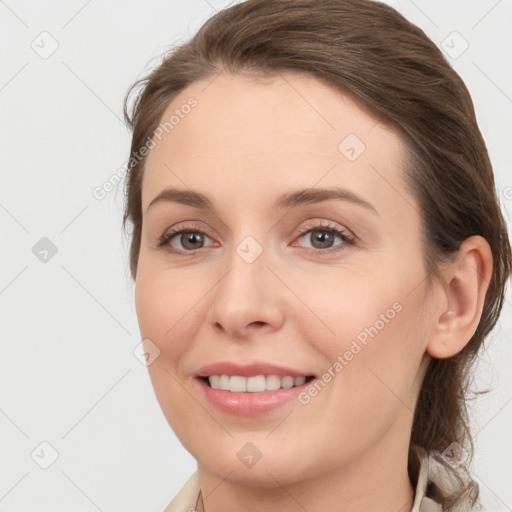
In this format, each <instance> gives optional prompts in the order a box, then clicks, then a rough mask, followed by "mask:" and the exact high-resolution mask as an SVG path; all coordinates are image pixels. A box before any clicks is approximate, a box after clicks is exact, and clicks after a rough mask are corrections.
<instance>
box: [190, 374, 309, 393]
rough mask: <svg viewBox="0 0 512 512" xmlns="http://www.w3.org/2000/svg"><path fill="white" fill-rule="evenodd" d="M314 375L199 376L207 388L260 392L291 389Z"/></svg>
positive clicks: (306, 381)
mask: <svg viewBox="0 0 512 512" xmlns="http://www.w3.org/2000/svg"><path fill="white" fill-rule="evenodd" d="M314 378H315V377H314V376H313V375H303V376H299V377H293V376H291V375H284V376H283V375H254V376H251V377H244V376H243V375H209V376H206V377H199V379H201V380H202V381H203V382H204V383H205V384H206V385H207V386H208V387H209V388H212V389H219V390H221V391H230V392H231V393H262V392H265V391H278V390H280V389H291V388H295V387H299V386H302V385H304V384H307V383H308V382H310V381H311V380H313V379H314Z"/></svg>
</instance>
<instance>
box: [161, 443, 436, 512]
mask: <svg viewBox="0 0 512 512" xmlns="http://www.w3.org/2000/svg"><path fill="white" fill-rule="evenodd" d="M411 452H412V455H413V457H414V458H415V462H413V473H416V475H417V476H416V475H415V476H414V480H415V482H416V493H415V497H414V504H413V507H412V509H411V511H410V512H442V511H443V509H442V507H441V505H440V504H439V503H437V502H436V501H434V500H433V499H432V498H429V497H428V496H427V486H428V484H429V482H430V480H429V459H430V458H429V455H428V453H427V452H426V451H425V450H424V449H423V448H421V447H420V446H414V447H413V448H412V451H411ZM199 489H200V484H199V473H198V472H197V471H196V472H195V473H193V474H192V475H191V476H190V477H189V478H188V480H187V481H186V483H185V485H184V486H183V487H182V488H181V490H180V491H179V492H178V494H177V495H176V496H175V497H174V499H173V500H172V501H171V502H170V503H169V505H167V507H166V508H165V510H164V512H188V511H190V510H195V506H196V503H197V497H198V495H199Z"/></svg>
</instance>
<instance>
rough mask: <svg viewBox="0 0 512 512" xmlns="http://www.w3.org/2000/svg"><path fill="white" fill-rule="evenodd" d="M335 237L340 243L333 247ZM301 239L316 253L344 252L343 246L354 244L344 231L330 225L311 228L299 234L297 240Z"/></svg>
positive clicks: (353, 240)
mask: <svg viewBox="0 0 512 512" xmlns="http://www.w3.org/2000/svg"><path fill="white" fill-rule="evenodd" d="M336 237H337V238H339V239H340V240H341V242H340V243H338V244H336V245H333V244H334V241H335V239H336ZM302 238H305V239H306V240H307V241H309V242H310V243H311V244H312V247H311V248H312V249H313V250H314V252H316V253H326V252H327V253H329V252H336V251H339V250H344V248H345V247H344V246H345V245H347V244H348V245H353V244H354V243H355V239H354V238H353V237H352V236H350V235H349V234H348V233H347V232H346V231H343V230H342V229H340V228H338V227H336V226H334V225H332V224H326V225H323V224H319V225H315V226H312V227H311V228H309V229H307V230H306V231H303V232H302V233H301V234H300V237H299V240H300V239H302Z"/></svg>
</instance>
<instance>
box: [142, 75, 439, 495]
mask: <svg viewBox="0 0 512 512" xmlns="http://www.w3.org/2000/svg"><path fill="white" fill-rule="evenodd" d="M190 97H194V98H195V100H190V101H189V98H190ZM187 101H189V102H188V103H187ZM186 105H189V106H188V107H187V106H186ZM191 105H192V106H191ZM171 116H174V117H173V118H172V119H171V121H170V122H168V121H169V119H170V118H171ZM161 122H162V124H163V123H165V122H168V124H167V125H166V127H165V128H164V129H160V130H158V131H157V134H158V135H159V136H158V137H155V138H154V143H153V144H151V148H152V149H151V150H150V153H149V155H148V157H147V160H146V164H145V175H144V179H143V188H142V209H143V227H142V241H141V248H140V256H139V265H138V270H137V278H136V292H135V295H136V308H137V315H138V320H139V325H140V330H141V334H142V338H143V339H149V340H151V342H152V344H154V345H152V344H149V345H147V347H153V348H150V349H149V351H150V352H152V353H153V354H154V355H155V356H156V355H158V350H159V351H160V352H159V355H158V357H156V359H154V361H153V362H152V363H151V364H150V365H149V373H150V376H151V380H152V384H153V386H154V389H155V393H156V396H157V398H158V400H159V403H160V405H161V407H162V410H163V412H164V414H165V416H166V418H167V420H168V422H169V424H170V425H171V427H172V428H173V430H174V431H175V433H176V435H177V436H178V437H179V439H180V440H181V442H182V443H183V445H184V446H185V447H186V448H187V450H188V451H189V452H190V453H191V454H192V455H193V456H194V457H195V458H196V459H197V461H198V464H199V468H200V469H202V470H203V471H207V472H209V473H210V474H215V475H217V476H218V477H219V478H222V479H223V478H225V477H226V475H228V473H229V480H230V481H232V482H245V483H249V482H251V484H253V485H254V484H256V483H257V484H258V485H268V486H273V485H275V481H276V480H277V481H279V482H280V483H281V484H282V485H286V483H290V482H297V481H300V480H303V479H307V478H310V477H312V476H313V475H316V476H318V475H321V474H325V473H327V472H331V474H332V471H335V470H342V469H343V468H348V467H349V465H350V464H355V463H356V461H357V462H358V463H360V462H364V460H365V457H369V456H370V454H373V455H375V453H377V451H379V450H381V451H379V453H384V452H386V453H395V452H396V450H401V452H400V453H401V454H402V455H403V456H406V454H407V448H408V443H409V434H410V428H411V425H412V419H413V411H414V406H415V401H416V398H417V393H418V391H419V388H420V385H421V380H422V377H423V375H424V370H425V363H427V362H428V358H429V356H428V355H427V354H426V352H425V350H426V345H427V340H428V336H429V328H430V325H429V318H431V316H432V315H431V311H432V310H431V309H430V308H431V306H432V302H431V301H429V297H428V295H427V293H426V280H425V270H424V267H423V263H422V247H421V238H420V225H421V222H420V216H419V208H418V206H417V202H416V200H415V199H414V198H413V197H412V195H411V194H410V193H409V192H408V191H407V190H406V188H405V184H404V182H403V179H402V175H403V172H404V163H403V157H404V146H403V143H402V141H401V139H400V137H399V136H398V135H397V134H396V133H395V132H394V131H393V130H391V129H390V128H389V127H386V126H384V125H383V124H382V123H378V122H377V121H376V120H375V119H374V118H372V117H371V116H370V115H368V114H367V113H365V112H364V111H362V110H361V109H360V108H358V107H357V106H356V104H355V103H354V102H353V101H351V100H350V99H349V98H348V97H347V96H345V95H343V94H341V93H339V92H336V91H335V90H333V89H331V88H330V87H328V86H327V85H325V84H323V83H321V82H319V81H317V80H316V79H314V78H311V77H306V76H302V75H299V74H292V73H287V74H285V75H283V76H282V77H279V78H273V79H266V80H262V79H255V78H248V77H242V76H239V75H237V76H233V75H229V74H221V75H219V76H218V77H217V78H215V79H212V78H210V79H209V80H207V81H204V82H198V83H195V84H193V85H191V86H190V87H188V88H187V89H186V90H184V91H183V92H182V93H181V94H180V95H179V96H178V97H177V98H175V100H174V101H173V102H172V103H171V104H170V105H169V106H168V108H167V110H166V112H165V114H164V116H163V117H162V120H161ZM160 139H161V140H160ZM167 189H173V190H179V191H181V192H182V193H181V195H178V194H171V193H170V192H168V193H167V194H164V195H162V196H160V200H157V201H154V200H155V198H157V197H158V196H159V195H160V194H162V192H163V191H164V190H167ZM333 191H338V192H337V193H338V195H337V196H335V195H334V192H333ZM195 194H201V198H202V197H203V196H204V197H205V198H206V199H207V200H208V203H209V204H208V205H205V204H204V201H200V200H199V199H198V198H197V197H196V195H195ZM173 198H174V200H173ZM153 201H154V202H153ZM150 203H153V204H151V206H150ZM180 230H185V231H186V232H187V233H185V234H183V233H181V234H177V235H174V236H172V238H168V239H167V242H165V243H164V244H163V245H159V244H160V239H161V238H163V239H164V240H165V235H169V234H171V232H175V231H180ZM155 346H156V347H158V350H157V349H156V347H155ZM153 357H154V356H153ZM151 360H152V357H151ZM215 364H219V365H220V366H218V367H215V368H212V367H210V368H207V366H210V365H215ZM230 365H231V366H230ZM272 365H274V366H275V367H274V366H272ZM208 375H227V376H228V377H229V378H228V377H222V378H217V377H214V378H213V379H212V382H213V385H214V386H215V387H217V386H221V387H226V386H230V389H229V390H228V389H225V390H223V389H214V388H212V387H210V386H209V384H207V383H206V382H205V380H207V379H204V378H203V377H205V376H208ZM276 375H277V377H276ZM272 376H273V377H272ZM286 376H288V378H282V377H286ZM230 377H235V378H233V379H231V378H230ZM237 377H238V378H237ZM242 377H243V378H242ZM247 377H254V378H253V379H250V378H247ZM291 377H294V379H290V378H291ZM295 377H297V380H295ZM301 377H314V379H313V380H308V381H306V382H304V383H303V384H301V383H302V381H303V379H301ZM292 382H293V384H295V383H297V384H298V386H297V387H293V388H288V386H290V385H291V383H292ZM280 385H281V386H284V387H283V388H282V389H280V390H275V389H274V390H272V388H273V386H274V387H278V386H280ZM244 386H249V388H250V389H251V391H245V392H244V391H240V390H241V389H246V388H244ZM262 386H266V387H265V389H267V388H269V389H268V390H266V391H264V392H261V391H260V390H261V389H263V387H262ZM387 450H391V451H387ZM393 450H394V451H393ZM269 474H270V475H272V478H271V477H270V476H269Z"/></svg>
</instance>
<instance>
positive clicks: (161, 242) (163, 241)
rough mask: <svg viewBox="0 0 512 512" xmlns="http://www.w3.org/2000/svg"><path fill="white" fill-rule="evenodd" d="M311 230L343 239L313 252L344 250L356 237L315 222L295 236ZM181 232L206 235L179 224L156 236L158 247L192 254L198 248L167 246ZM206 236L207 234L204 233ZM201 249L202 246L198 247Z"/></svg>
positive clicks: (173, 251)
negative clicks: (177, 226)
mask: <svg viewBox="0 0 512 512" xmlns="http://www.w3.org/2000/svg"><path fill="white" fill-rule="evenodd" d="M313 231H324V232H326V233H330V234H332V235H337V236H338V237H339V238H341V240H343V242H344V243H343V244H339V245H336V246H334V247H329V248H327V249H315V248H309V250H310V251H313V252H314V253H315V254H326V253H327V254H329V253H335V252H339V251H343V250H344V246H345V245H355V244H356V239H355V238H354V237H352V236H350V235H348V233H347V232H346V231H343V230H341V229H339V228H338V227H336V226H334V225H332V224H329V223H327V224H317V225H314V226H312V227H310V228H307V229H306V230H305V231H302V232H300V233H298V235H297V238H299V239H300V238H302V237H303V236H304V235H307V234H308V233H310V232H313ZM183 233H193V234H197V233H199V234H201V235H206V233H204V232H203V231H201V230H200V229H197V227H196V226H193V225H187V226H181V227H180V228H178V229H174V230H172V231H170V232H167V233H164V234H163V235H162V236H161V237H159V238H158V247H162V248H164V249H165V250H166V251H168V252H170V253H172V254H176V255H178V256H189V255H191V254H194V253H196V252H198V249H196V250H190V251H177V250H176V249H172V248H170V247H169V246H168V244H169V242H170V241H171V240H172V239H173V238H175V237H176V236H178V235H181V234H183ZM206 236H208V235H206ZM200 249H202V247H201V248H200Z"/></svg>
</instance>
